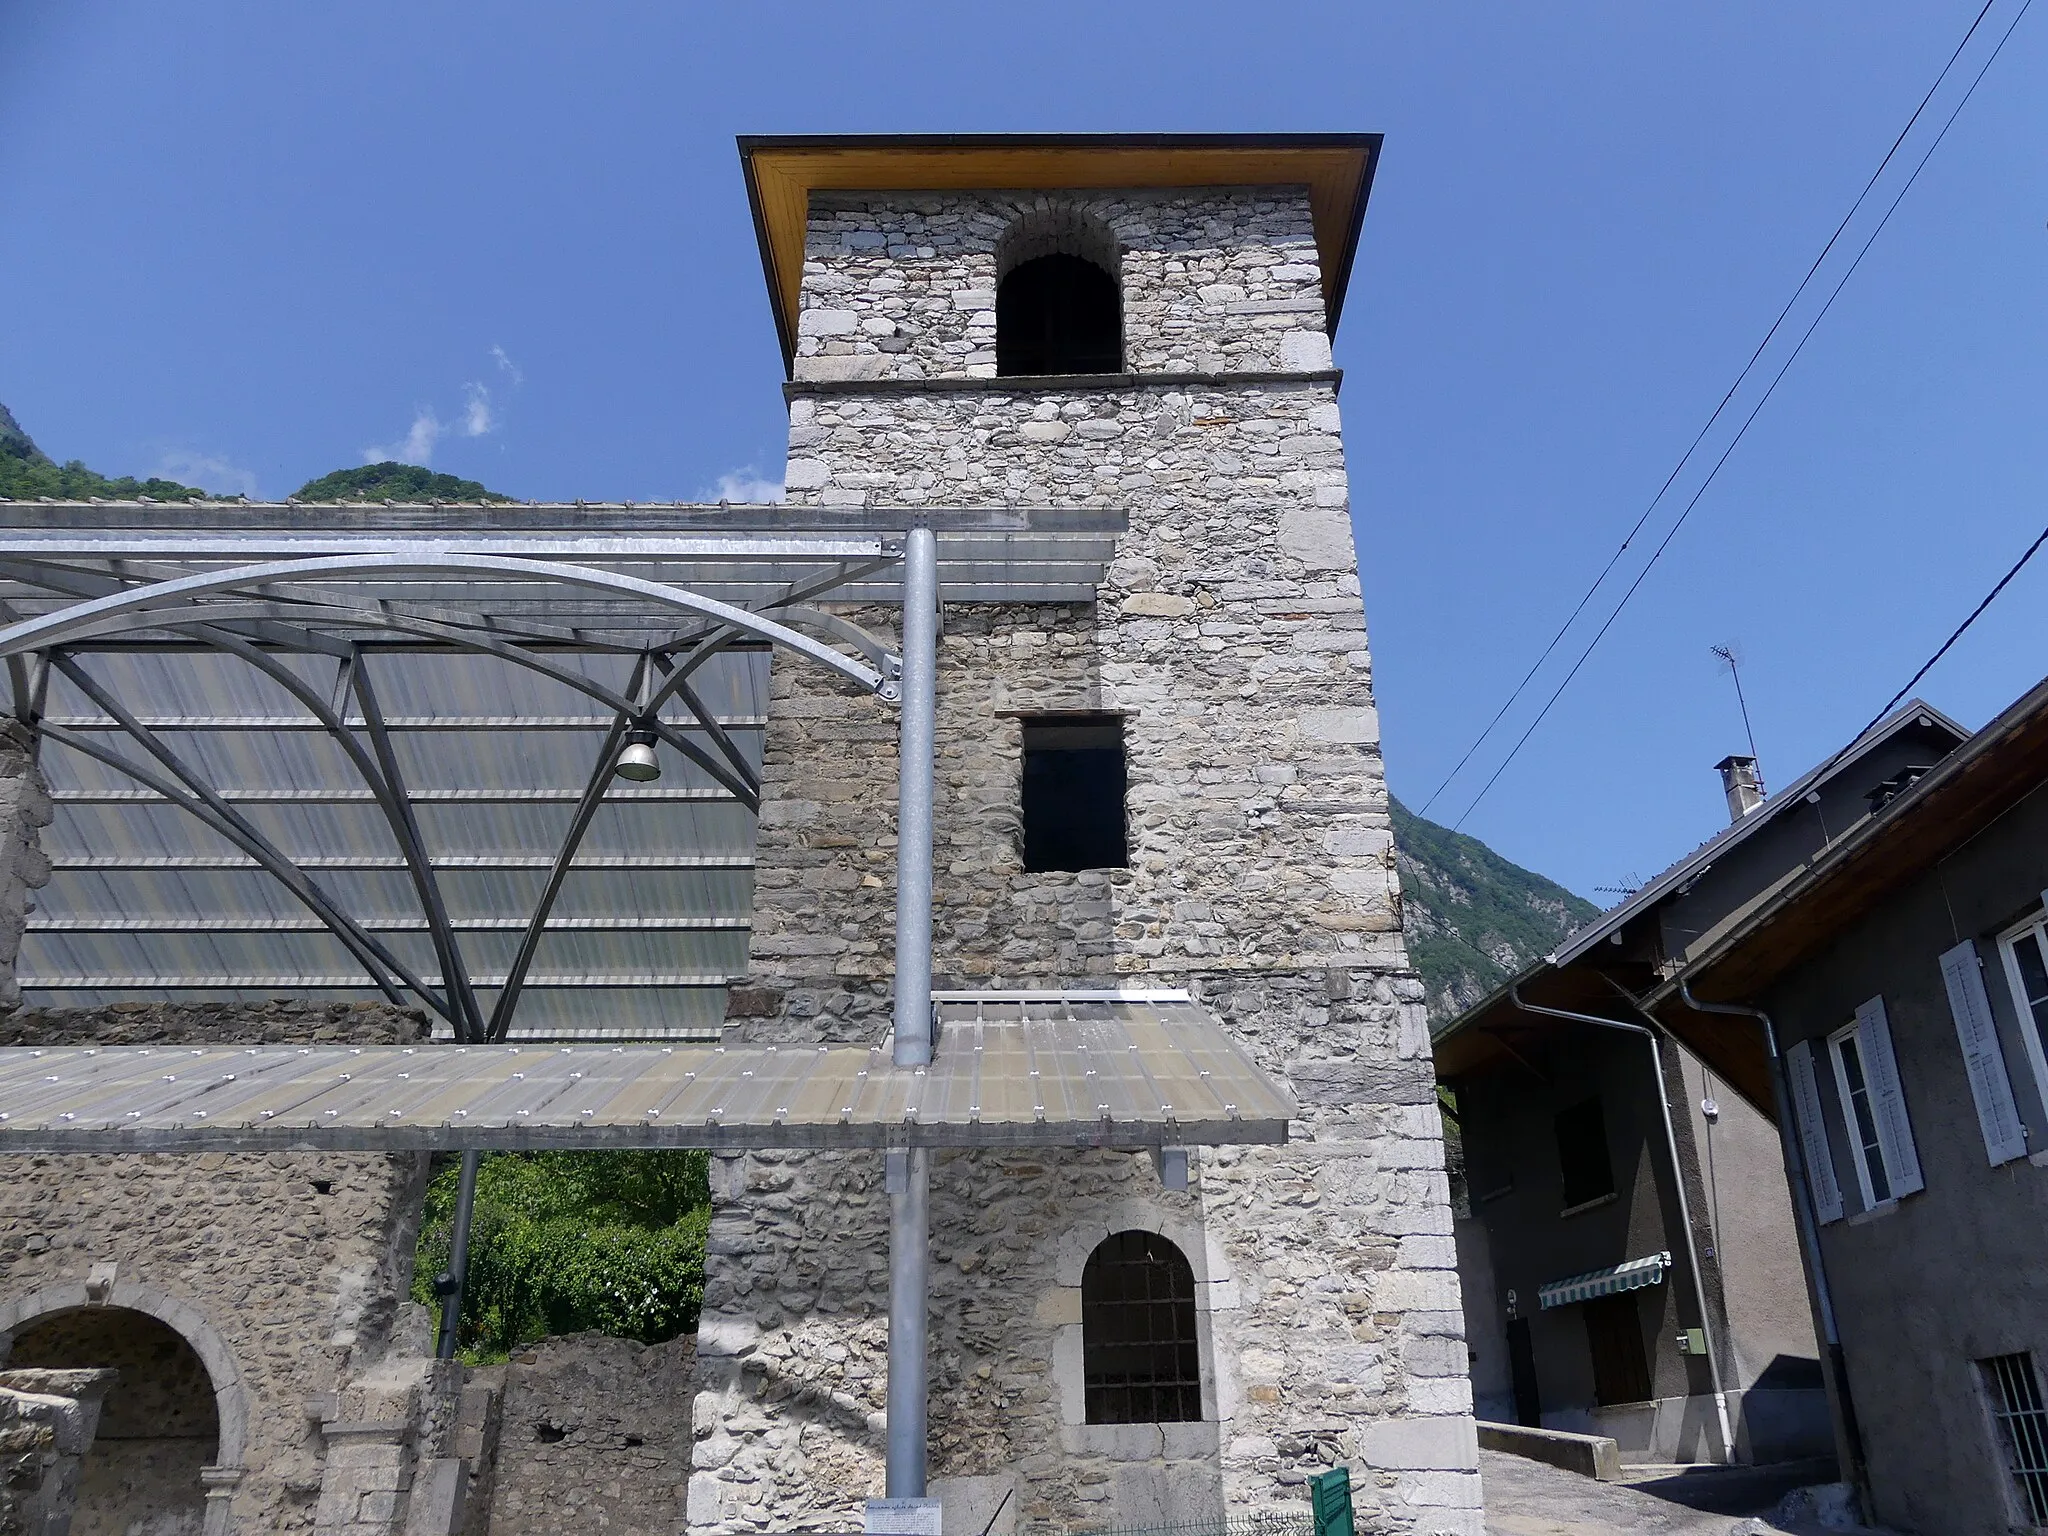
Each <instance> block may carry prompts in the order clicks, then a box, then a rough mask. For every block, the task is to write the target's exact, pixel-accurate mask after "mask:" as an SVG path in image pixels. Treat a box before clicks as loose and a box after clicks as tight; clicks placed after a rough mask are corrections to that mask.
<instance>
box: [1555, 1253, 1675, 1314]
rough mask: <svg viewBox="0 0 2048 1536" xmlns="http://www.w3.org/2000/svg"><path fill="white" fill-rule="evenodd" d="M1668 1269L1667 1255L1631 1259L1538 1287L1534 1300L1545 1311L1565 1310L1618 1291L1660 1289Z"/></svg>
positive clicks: (1655, 1254) (1668, 1256)
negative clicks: (1576, 1302)
mask: <svg viewBox="0 0 2048 1536" xmlns="http://www.w3.org/2000/svg"><path fill="white" fill-rule="evenodd" d="M1670 1267H1671V1255H1670V1254H1669V1253H1653V1254H1651V1255H1650V1256H1649V1257H1648V1258H1644V1259H1630V1260H1629V1261H1628V1262H1627V1263H1625V1264H1610V1265H1609V1266H1608V1267H1607V1268H1605V1269H1589V1270H1587V1271H1586V1273H1585V1274H1583V1275H1572V1276H1570V1277H1569V1278H1567V1279H1563V1280H1553V1281H1551V1282H1550V1284H1548V1285H1543V1286H1538V1287H1537V1289H1536V1296H1537V1299H1538V1300H1540V1301H1541V1302H1542V1303H1543V1305H1544V1307H1545V1308H1550V1307H1568V1306H1570V1305H1571V1304H1572V1303H1573V1302H1575V1301H1591V1300H1592V1299H1593V1298H1594V1297H1595V1296H1612V1295H1614V1294H1615V1293H1616V1292H1617V1291H1640V1290H1642V1289H1644V1288H1645V1287H1647V1286H1652V1285H1662V1284H1663V1283H1664V1271H1665V1270H1667V1269H1669V1268H1670Z"/></svg>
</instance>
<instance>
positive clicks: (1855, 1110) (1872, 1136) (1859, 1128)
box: [1828, 1024, 1892, 1209]
mask: <svg viewBox="0 0 2048 1536" xmlns="http://www.w3.org/2000/svg"><path fill="white" fill-rule="evenodd" d="M1828 1053H1829V1054H1830V1055H1831V1056H1833V1057H1834V1060H1835V1087H1836V1089H1837V1091H1839V1092H1840V1094H1841V1096H1842V1118H1843V1119H1844V1120H1845V1121H1847V1122H1848V1126H1849V1145H1850V1146H1851V1148H1853V1149H1854V1151H1855V1153H1856V1159H1855V1161H1856V1178H1857V1181H1858V1182H1859V1183H1860V1184H1861V1185H1862V1186H1863V1204H1864V1208H1865V1209H1868V1208H1869V1207H1871V1206H1873V1205H1882V1204H1883V1203H1884V1202H1885V1201H1887V1200H1889V1199H1891V1197H1892V1174H1891V1169H1890V1168H1889V1167H1888V1166H1887V1165H1886V1163H1885V1156H1884V1138H1883V1136H1881V1135H1880V1134H1879V1132H1878V1128H1877V1101H1876V1100H1875V1099H1874V1098H1873V1097H1872V1096H1871V1091H1870V1071H1869V1066H1868V1064H1867V1063H1866V1062H1865V1060H1864V1055H1863V1041H1862V1039H1861V1038H1860V1034H1859V1031H1858V1029H1857V1026H1856V1025H1854V1024H1850V1025H1848V1026H1847V1027H1845V1028H1843V1029H1839V1030H1837V1031H1836V1032H1835V1033H1834V1034H1832V1035H1830V1036H1828Z"/></svg>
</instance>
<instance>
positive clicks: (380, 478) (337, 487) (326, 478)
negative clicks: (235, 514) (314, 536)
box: [294, 459, 512, 501]
mask: <svg viewBox="0 0 2048 1536" xmlns="http://www.w3.org/2000/svg"><path fill="white" fill-rule="evenodd" d="M294 494H295V495H296V496H297V497H298V498H299V500H301V501H386V500H389V501H510V500H512V498H511V497H510V496H501V495H499V494H498V493H497V492H496V491H489V490H485V489H484V487H483V485H482V483H481V482H479V481H476V480H462V479H458V478H457V477H456V476H454V475H437V474H435V473H434V472H433V471H432V470H431V469H423V468H421V467H420V466H419V465H417V464H400V463H399V462H398V461H397V460H395V459H386V460H385V461H384V462H383V463H381V464H365V465H362V466H361V467H360V468H357V469H337V470H336V471H335V472H334V473H333V474H331V475H322V476H321V477H320V478H319V479H318V480H308V481H307V482H306V483H305V484H304V485H302V486H300V487H299V488H298V490H297V491H296V492H295V493H294Z"/></svg>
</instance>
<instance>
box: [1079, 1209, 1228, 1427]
mask: <svg viewBox="0 0 2048 1536" xmlns="http://www.w3.org/2000/svg"><path fill="white" fill-rule="evenodd" d="M1081 1362H1082V1372H1083V1375H1084V1377H1085V1379H1086V1388H1087V1399H1088V1422H1089V1423H1090V1424H1178V1423H1186V1422H1191V1421H1193V1420H1198V1419H1200V1418H1201V1416H1202V1359H1201V1348H1200V1346H1199V1345H1198V1344H1197V1343H1196V1340H1195V1272H1194V1270H1193V1269H1192V1268H1191V1267H1190V1266H1189V1264H1188V1261H1187V1257H1186V1255H1184V1254H1183V1253H1182V1252H1181V1251H1180V1250H1179V1249H1178V1248H1176V1247H1174V1245H1173V1244H1172V1243H1170V1242H1168V1241H1167V1240H1166V1239H1165V1238H1163V1237H1161V1236H1159V1235H1158V1234H1157V1233H1156V1232H1118V1233H1116V1234H1115V1235H1114V1236H1112V1237H1109V1238H1106V1239H1105V1240H1104V1241H1103V1243H1102V1244H1101V1246H1100V1247H1098V1248H1097V1249H1096V1250H1095V1251H1094V1252H1093V1253H1092V1254H1090V1255H1089V1256H1088V1267H1087V1268H1086V1269H1084V1270H1083V1271H1082V1272H1081Z"/></svg>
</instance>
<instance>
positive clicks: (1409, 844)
mask: <svg viewBox="0 0 2048 1536" xmlns="http://www.w3.org/2000/svg"><path fill="white" fill-rule="evenodd" d="M1389 801H1390V805H1391V808H1392V810H1393V816H1394V854H1395V857H1396V859H1397V860H1398V861H1399V864H1400V870H1401V929H1402V933H1403V935H1404V936H1405V937H1406V938H1407V940H1408V955H1409V958H1410V959H1411V960H1412V961H1413V962H1414V965H1415V969H1416V970H1418V971H1420V972H1421V973H1422V980H1423V985H1424V986H1425V987H1427V988H1428V990H1429V1016H1430V1020H1431V1022H1432V1023H1436V1022H1440V1021H1442V1020H1444V1019H1447V1018H1450V1017H1451V1016H1452V1015H1454V1014H1456V1013H1458V1012H1459V1011H1461V1010H1462V1009H1465V1008H1468V1007H1470V1006H1471V1005H1472V1004H1473V1003H1476V1002H1477V1001H1479V999H1480V998H1482V997H1484V996H1485V995H1486V994H1487V993H1489V992H1491V991H1492V990H1493V989H1494V988H1495V987H1497V986H1499V985H1500V984H1501V983H1502V982H1504V981H1506V980H1507V979H1508V978H1509V977H1510V976H1512V975H1513V974H1514V973H1515V972H1516V971H1518V970H1520V969H1521V968H1522V967H1523V966H1525V965H1527V964H1528V963H1529V962H1530V961H1532V960H1537V959H1540V958H1541V957H1542V956H1544V955H1546V954H1548V953H1550V951H1551V950H1552V949H1554V948H1556V947H1557V944H1558V941H1559V940H1561V939H1563V938H1564V937H1565V935H1566V934H1568V933H1570V932H1571V931H1572V930H1573V929H1574V928H1577V927H1578V926H1579V925H1580V924H1581V923H1584V922H1586V921H1588V920H1589V919H1591V918H1593V917H1596V916H1598V915H1599V911H1600V909H1599V908H1598V907H1596V906H1594V905H1593V903H1591V902H1590V901H1587V900H1586V899H1585V898H1583V897H1580V896H1575V895H1573V894H1572V893H1571V892H1570V891H1568V890H1566V889H1565V888H1564V887H1563V886H1561V885H1559V884H1557V883H1556V882H1555V881H1553V880H1546V879H1544V878H1543V876H1541V875H1539V874H1535V873H1532V872H1531V871H1529V870H1526V869H1523V868H1522V867H1521V866H1520V865H1519V864H1511V863H1509V862H1508V861H1507V860H1506V859H1504V858H1502V857H1501V856H1500V855H1499V854H1497V853H1495V852H1494V851H1493V850H1492V849H1491V848H1489V847H1487V846H1486V844H1484V843H1482V842H1480V841H1479V839H1477V838H1476V837H1466V836H1464V835H1463V834H1462V833H1458V832H1453V831H1451V830H1450V828H1448V827H1440V826H1438V825H1437V824H1436V823H1435V822H1433V821H1424V820H1423V819H1422V818H1421V817H1420V816H1416V815H1414V814H1412V813H1411V812H1410V811H1409V810H1408V808H1407V807H1406V806H1404V805H1402V804H1401V802H1400V801H1398V800H1393V799H1392V797H1389Z"/></svg>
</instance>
